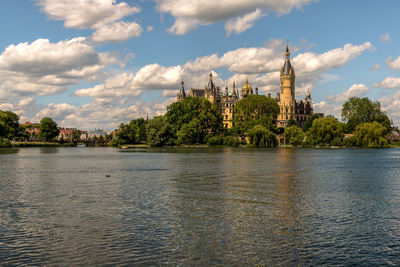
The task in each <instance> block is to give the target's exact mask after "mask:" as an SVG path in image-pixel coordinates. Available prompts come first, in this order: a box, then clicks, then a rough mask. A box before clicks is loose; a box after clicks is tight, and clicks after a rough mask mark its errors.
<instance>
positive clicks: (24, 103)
mask: <svg viewBox="0 0 400 267" xmlns="http://www.w3.org/2000/svg"><path fill="white" fill-rule="evenodd" d="M33 102H35V98H34V97H28V98H24V99H21V100H20V101H19V102H18V106H19V107H26V106H29V105H31V104H33Z"/></svg>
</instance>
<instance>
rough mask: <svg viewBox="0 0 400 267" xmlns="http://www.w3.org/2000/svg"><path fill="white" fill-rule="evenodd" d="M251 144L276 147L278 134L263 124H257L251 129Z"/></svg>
mask: <svg viewBox="0 0 400 267" xmlns="http://www.w3.org/2000/svg"><path fill="white" fill-rule="evenodd" d="M249 139H250V145H251V146H254V147H276V146H277V145H278V140H277V139H276V135H275V134H274V133H273V132H271V131H270V130H268V129H267V128H265V127H264V126H263V125H256V126H254V127H253V128H252V129H250V131H249Z"/></svg>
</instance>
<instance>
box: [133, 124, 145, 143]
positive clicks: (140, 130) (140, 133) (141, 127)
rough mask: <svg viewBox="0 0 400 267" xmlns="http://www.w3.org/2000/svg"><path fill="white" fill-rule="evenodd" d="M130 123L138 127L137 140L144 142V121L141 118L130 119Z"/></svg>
mask: <svg viewBox="0 0 400 267" xmlns="http://www.w3.org/2000/svg"><path fill="white" fill-rule="evenodd" d="M130 124H134V125H136V126H137V128H138V133H137V141H138V142H142V143H144V142H146V138H147V136H146V121H145V120H144V119H143V118H139V119H135V120H131V122H130Z"/></svg>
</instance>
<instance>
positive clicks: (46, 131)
mask: <svg viewBox="0 0 400 267" xmlns="http://www.w3.org/2000/svg"><path fill="white" fill-rule="evenodd" d="M59 132H60V131H59V129H58V127H57V123H56V122H55V121H53V119H51V118H49V117H44V118H43V119H42V120H41V121H40V132H39V138H40V139H42V140H44V141H47V142H49V141H52V140H53V139H54V138H55V137H56V136H57V135H58V133H59Z"/></svg>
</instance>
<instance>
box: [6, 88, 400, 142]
mask: <svg viewBox="0 0 400 267" xmlns="http://www.w3.org/2000/svg"><path fill="white" fill-rule="evenodd" d="M233 114H234V116H233V121H232V122H233V127H232V128H230V129H226V128H223V127H222V115H221V112H220V110H218V107H217V106H215V105H213V104H212V103H211V102H210V101H208V100H207V99H205V98H198V97H186V98H185V99H184V100H183V101H181V102H175V103H172V104H171V105H170V106H168V108H167V112H166V114H164V115H162V116H157V117H154V118H152V119H150V120H145V119H143V118H139V119H134V120H132V121H130V122H129V123H122V124H120V126H119V128H118V129H117V130H116V134H115V136H114V137H113V138H112V136H107V137H106V138H102V140H100V141H101V143H102V144H106V143H108V144H109V145H113V146H124V145H135V144H146V145H149V146H175V145H198V144H207V145H210V146H239V145H248V146H253V147H276V146H278V138H277V136H279V137H282V136H284V137H285V140H286V144H289V145H292V146H302V147H316V146H319V147H324V146H345V147H388V146H389V145H392V144H397V145H398V144H399V143H400V137H399V136H400V135H399V131H398V129H397V128H394V127H393V126H392V125H391V122H390V119H389V118H388V116H387V115H386V114H385V113H384V112H383V111H382V110H381V106H380V103H379V102H373V101H371V100H370V99H369V98H367V97H364V98H358V97H351V98H350V99H349V100H348V101H346V102H345V103H344V104H343V107H342V114H341V117H342V121H343V122H340V121H338V119H336V118H333V117H325V118H320V117H319V116H318V115H313V116H312V117H311V118H309V119H308V120H307V121H306V122H305V123H304V125H303V126H302V127H300V125H298V124H297V123H296V121H295V120H293V119H291V120H289V123H288V127H286V128H284V129H283V128H278V127H277V126H276V125H277V124H276V119H277V116H278V114H279V105H278V103H277V101H276V100H275V99H274V98H272V97H268V96H264V95H249V96H248V97H246V98H244V99H242V100H240V101H239V102H238V103H236V105H235V106H234V107H233ZM18 120H19V117H18V116H17V115H16V114H15V113H13V112H10V111H0V146H9V145H10V140H18V139H19V138H20V139H23V138H26V135H27V133H26V131H25V130H26V129H25V128H23V127H22V126H20V125H19V124H18ZM28 127H29V126H28ZM58 134H59V129H58V127H57V123H56V122H54V121H53V120H52V119H51V118H48V117H46V118H43V119H42V120H41V122H40V132H39V136H38V138H39V139H40V140H44V141H51V140H54V138H55V137H56V136H57V135H58ZM79 135H80V132H79V131H78V130H76V131H75V132H74V133H73V134H72V137H71V140H69V141H70V142H72V143H76V142H78V141H79ZM100 141H99V140H97V141H95V142H99V143H100Z"/></svg>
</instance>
